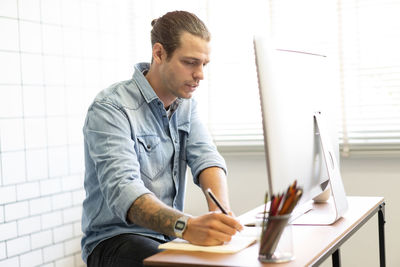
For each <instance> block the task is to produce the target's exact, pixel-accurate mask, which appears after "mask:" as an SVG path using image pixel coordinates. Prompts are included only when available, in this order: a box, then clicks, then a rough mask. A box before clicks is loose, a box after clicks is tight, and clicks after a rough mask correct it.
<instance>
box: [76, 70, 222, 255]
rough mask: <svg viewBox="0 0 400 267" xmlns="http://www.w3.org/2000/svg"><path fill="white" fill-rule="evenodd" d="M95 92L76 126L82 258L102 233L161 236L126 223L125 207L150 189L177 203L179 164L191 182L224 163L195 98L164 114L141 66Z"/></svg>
mask: <svg viewBox="0 0 400 267" xmlns="http://www.w3.org/2000/svg"><path fill="white" fill-rule="evenodd" d="M149 67H150V65H149V64H148V63H139V64H137V65H136V66H135V72H134V74H133V78H132V79H131V80H128V81H123V82H120V83H116V84H114V85H112V86H110V87H109V88H107V89H105V90H103V91H102V92H100V93H99V94H98V95H97V96H96V98H95V100H94V101H93V103H92V104H91V106H90V107H89V109H88V113H87V117H86V121H85V124H84V128H83V134H84V140H85V142H84V149H85V191H86V199H85V200H84V202H83V214H82V230H83V233H84V235H83V238H82V258H83V260H84V261H85V262H86V261H87V257H88V256H89V255H90V253H91V252H92V251H93V249H94V248H95V246H96V245H97V244H98V243H99V242H101V241H102V240H105V239H108V238H111V237H113V236H115V235H119V234H122V233H137V234H142V235H147V236H153V237H156V238H159V239H162V240H166V238H168V237H166V236H164V235H162V234H160V233H157V232H154V231H152V230H149V229H146V228H143V227H140V226H138V225H135V224H131V223H130V222H129V221H128V220H127V212H128V209H129V207H130V206H131V205H132V203H133V202H134V201H135V200H136V199H137V198H138V197H140V196H141V195H143V194H146V193H151V194H154V195H155V196H157V197H158V198H159V199H160V200H161V201H163V202H164V203H166V204H167V205H169V206H171V207H174V208H176V209H178V210H181V211H182V210H183V204H184V203H183V202H184V198H185V185H186V176H185V174H186V167H187V165H188V166H190V168H191V171H192V175H193V177H194V182H195V183H196V184H199V181H198V175H199V173H200V172H201V171H202V170H204V169H205V168H208V167H211V166H218V167H220V168H222V169H224V170H225V171H226V165H225V162H224V160H223V158H222V157H221V155H220V154H219V153H218V152H217V149H216V147H215V145H214V144H213V142H212V139H211V137H210V135H209V133H208V131H207V129H206V127H205V126H204V125H203V124H202V123H201V121H200V118H199V114H198V112H197V109H196V101H195V100H194V99H178V100H177V101H178V102H177V103H178V107H177V109H176V110H175V111H173V113H172V114H171V117H170V118H168V116H167V112H166V110H165V109H164V105H163V103H162V102H161V100H160V99H159V98H158V97H157V95H156V94H155V92H154V90H153V89H152V87H151V86H150V84H149V83H148V81H147V80H146V78H145V77H144V75H143V72H144V71H146V70H147V69H148V68H149Z"/></svg>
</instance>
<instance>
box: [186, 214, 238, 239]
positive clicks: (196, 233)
mask: <svg viewBox="0 0 400 267" xmlns="http://www.w3.org/2000/svg"><path fill="white" fill-rule="evenodd" d="M242 229H243V226H242V225H241V224H240V223H239V222H238V221H237V220H236V219H235V218H233V217H232V216H229V215H225V214H223V213H220V212H210V213H207V214H204V215H201V216H198V217H192V218H190V219H189V220H188V225H187V228H186V230H185V232H184V233H183V238H184V239H185V240H187V241H189V242H190V243H192V244H195V245H203V246H213V245H221V244H223V243H224V242H229V241H230V240H231V238H232V236H233V235H234V234H236V232H237V231H241V230H242Z"/></svg>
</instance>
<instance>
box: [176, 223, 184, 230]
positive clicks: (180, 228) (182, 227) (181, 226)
mask: <svg viewBox="0 0 400 267" xmlns="http://www.w3.org/2000/svg"><path fill="white" fill-rule="evenodd" d="M175 229H177V230H183V229H185V223H184V222H182V221H177V222H176V224H175Z"/></svg>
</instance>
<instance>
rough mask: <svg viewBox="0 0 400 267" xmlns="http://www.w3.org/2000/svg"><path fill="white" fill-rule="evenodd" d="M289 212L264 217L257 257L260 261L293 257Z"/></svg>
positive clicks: (285, 259)
mask: <svg viewBox="0 0 400 267" xmlns="http://www.w3.org/2000/svg"><path fill="white" fill-rule="evenodd" d="M289 218H290V214H286V215H276V216H269V217H268V218H266V222H265V223H264V227H263V230H262V232H261V237H260V250H259V253H258V259H259V261H261V262H271V263H278V262H288V261H291V260H293V259H294V252H293V233H292V225H291V224H289V223H288V221H289Z"/></svg>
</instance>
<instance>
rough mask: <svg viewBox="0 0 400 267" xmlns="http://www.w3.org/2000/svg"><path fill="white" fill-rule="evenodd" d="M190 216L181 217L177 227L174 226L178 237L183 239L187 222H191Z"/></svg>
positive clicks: (177, 221)
mask: <svg viewBox="0 0 400 267" xmlns="http://www.w3.org/2000/svg"><path fill="white" fill-rule="evenodd" d="M189 218H190V217H189V216H187V215H183V216H181V217H179V219H178V220H176V222H175V225H174V232H175V235H176V237H179V238H182V236H183V232H185V230H186V227H187V221H188V220H189Z"/></svg>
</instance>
